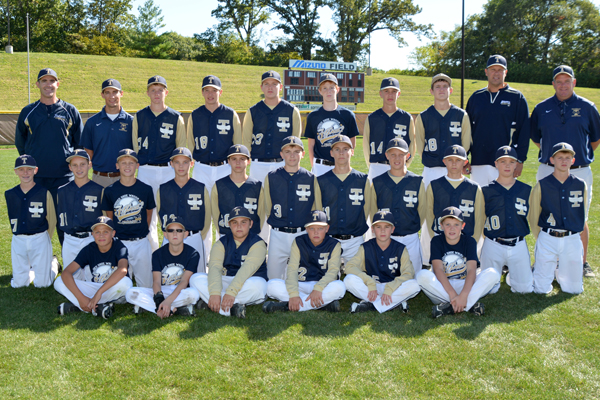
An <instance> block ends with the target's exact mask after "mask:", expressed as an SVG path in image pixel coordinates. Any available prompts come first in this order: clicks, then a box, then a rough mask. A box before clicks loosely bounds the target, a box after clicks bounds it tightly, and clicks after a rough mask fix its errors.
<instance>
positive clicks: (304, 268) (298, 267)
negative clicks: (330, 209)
mask: <svg viewBox="0 0 600 400" xmlns="http://www.w3.org/2000/svg"><path fill="white" fill-rule="evenodd" d="M304 227H305V228H306V234H303V235H300V236H298V237H297V238H295V239H294V242H293V243H292V252H291V255H290V261H289V262H288V266H287V277H286V279H285V280H283V279H271V280H269V282H268V284H267V295H268V296H269V297H271V298H273V299H277V300H279V302H275V301H266V302H265V303H264V304H263V311H264V312H265V313H271V312H275V311H308V310H314V309H316V308H320V309H322V310H325V311H331V312H339V311H340V302H339V300H340V299H341V298H342V297H344V294H346V287H345V286H344V283H343V282H342V281H340V280H339V279H338V276H339V272H340V262H341V255H342V247H341V246H340V243H339V242H338V241H337V240H335V239H333V238H332V237H331V236H329V235H327V231H328V230H329V224H328V223H327V216H326V215H325V213H324V212H323V211H318V210H315V211H313V212H312V213H311V215H310V220H309V222H307V223H306V225H304ZM303 299H304V300H303Z"/></svg>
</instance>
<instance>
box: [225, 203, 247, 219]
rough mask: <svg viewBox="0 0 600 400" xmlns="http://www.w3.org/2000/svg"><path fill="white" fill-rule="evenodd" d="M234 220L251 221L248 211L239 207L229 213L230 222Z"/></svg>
mask: <svg viewBox="0 0 600 400" xmlns="http://www.w3.org/2000/svg"><path fill="white" fill-rule="evenodd" d="M235 218H248V219H249V220H252V217H251V216H250V211H248V210H247V209H246V208H245V207H241V206H237V207H234V208H233V210H231V212H230V213H229V220H230V221H231V220H232V219H235Z"/></svg>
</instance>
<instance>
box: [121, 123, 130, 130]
mask: <svg viewBox="0 0 600 400" xmlns="http://www.w3.org/2000/svg"><path fill="white" fill-rule="evenodd" d="M120 124H121V128H119V130H120V131H121V132H127V128H128V127H129V124H128V123H127V122H120Z"/></svg>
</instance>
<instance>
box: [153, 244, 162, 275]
mask: <svg viewBox="0 0 600 400" xmlns="http://www.w3.org/2000/svg"><path fill="white" fill-rule="evenodd" d="M160 249H161V247H159V248H158V249H156V250H154V251H153V252H152V272H161V273H162V265H161V262H160V251H159V250H160Z"/></svg>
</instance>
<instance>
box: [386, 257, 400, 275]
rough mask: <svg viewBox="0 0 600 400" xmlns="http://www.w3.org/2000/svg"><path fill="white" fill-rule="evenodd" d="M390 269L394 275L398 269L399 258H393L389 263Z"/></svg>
mask: <svg viewBox="0 0 600 400" xmlns="http://www.w3.org/2000/svg"><path fill="white" fill-rule="evenodd" d="M388 268H389V269H390V271H391V272H392V273H395V272H396V270H397V269H398V257H391V258H390V259H389V262H388Z"/></svg>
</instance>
